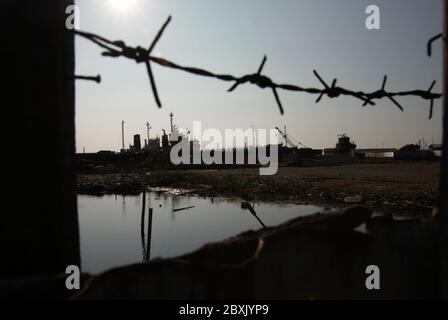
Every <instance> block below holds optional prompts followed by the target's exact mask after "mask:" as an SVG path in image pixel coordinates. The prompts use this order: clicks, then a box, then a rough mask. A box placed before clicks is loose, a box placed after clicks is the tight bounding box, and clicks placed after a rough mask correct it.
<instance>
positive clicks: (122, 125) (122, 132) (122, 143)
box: [121, 120, 124, 152]
mask: <svg viewBox="0 0 448 320" xmlns="http://www.w3.org/2000/svg"><path fill="white" fill-rule="evenodd" d="M121 146H122V148H121V150H122V151H123V152H124V120H122V121H121Z"/></svg>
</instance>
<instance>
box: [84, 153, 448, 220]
mask: <svg viewBox="0 0 448 320" xmlns="http://www.w3.org/2000/svg"><path fill="white" fill-rule="evenodd" d="M439 166H440V164H439V162H413V163H410V162H393V161H391V162H390V163H365V164H363V163H358V164H349V165H341V166H334V167H307V168H304V167H281V168H279V171H278V173H277V174H276V175H274V176H260V175H259V170H258V169H257V168H250V169H248V168H246V169H231V170H194V171H193V170H191V171H188V170H182V171H178V170H177V171H141V172H133V173H114V174H89V175H85V174H83V175H78V179H77V189H78V193H81V194H93V195H101V194H108V193H115V194H137V193H140V192H141V190H143V189H144V188H146V187H170V188H176V189H180V190H182V191H184V192H185V193H188V194H194V195H199V196H211V197H216V196H220V197H221V196H223V197H240V198H243V199H246V200H260V201H276V202H290V203H300V204H304V203H310V204H317V205H323V206H329V207H339V206H343V205H346V204H348V203H358V202H360V203H363V204H365V205H367V206H368V207H370V208H371V209H372V210H374V211H375V212H377V213H383V214H394V215H403V216H414V217H430V216H431V214H432V210H433V207H434V206H435V205H436V201H437V195H438V191H437V190H438V181H439ZM359 196H360V197H359Z"/></svg>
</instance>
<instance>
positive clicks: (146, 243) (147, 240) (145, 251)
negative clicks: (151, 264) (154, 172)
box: [140, 191, 152, 262]
mask: <svg viewBox="0 0 448 320" xmlns="http://www.w3.org/2000/svg"><path fill="white" fill-rule="evenodd" d="M149 200H151V198H149ZM148 202H149V201H148ZM145 211H146V191H143V193H142V214H141V222H140V236H141V242H142V256H143V261H144V262H146V261H149V259H150V258H151V237H152V235H151V233H152V208H148V230H147V236H146V237H145Z"/></svg>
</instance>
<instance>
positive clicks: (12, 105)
mask: <svg viewBox="0 0 448 320" xmlns="http://www.w3.org/2000/svg"><path fill="white" fill-rule="evenodd" d="M69 5H73V0H47V1H35V0H2V1H0V23H1V24H2V26H1V30H2V32H1V35H0V37H1V38H0V42H1V44H2V45H1V46H2V49H1V53H0V54H1V58H0V65H1V68H0V69H1V70H2V78H3V80H4V84H3V85H4V87H3V90H2V105H3V106H5V108H4V109H3V111H4V113H3V115H2V118H3V119H7V122H8V124H9V125H10V126H11V127H10V128H8V129H9V130H8V129H6V128H4V129H6V130H8V132H9V135H10V139H8V140H7V141H6V146H4V151H5V152H6V154H4V157H3V159H4V160H5V162H6V163H5V162H4V163H3V165H4V168H7V170H8V172H10V174H9V175H7V176H4V180H3V185H4V186H5V189H4V190H5V192H6V194H5V195H4V199H5V201H6V203H4V206H5V207H4V209H3V210H2V218H1V224H0V252H1V257H2V259H1V260H2V262H1V264H0V279H1V278H11V277H26V276H32V275H43V274H56V273H61V272H65V268H66V266H68V265H72V264H73V265H78V266H79V265H80V252H79V233H78V217H77V208H76V193H75V169H74V154H75V122H74V114H75V113H74V112H75V84H74V80H73V75H74V73H75V62H74V35H73V33H71V32H70V31H69V30H67V29H66V19H67V17H68V14H66V8H67V7H68V6H69ZM7 112H8V114H6V113H7ZM30 132H31V137H30V134H29V133H30ZM30 139H31V141H30ZM14 141H21V142H22V143H21V145H20V146H17V145H14V144H15V142H14ZM24 191H26V193H25V199H24V197H23V193H24Z"/></svg>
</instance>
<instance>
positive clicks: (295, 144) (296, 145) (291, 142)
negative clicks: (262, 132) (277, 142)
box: [275, 126, 309, 149]
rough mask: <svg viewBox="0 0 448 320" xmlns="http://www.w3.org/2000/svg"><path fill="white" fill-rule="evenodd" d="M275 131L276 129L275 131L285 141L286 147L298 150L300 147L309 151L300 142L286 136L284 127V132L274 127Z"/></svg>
mask: <svg viewBox="0 0 448 320" xmlns="http://www.w3.org/2000/svg"><path fill="white" fill-rule="evenodd" d="M275 129H277V131H278V132H279V133H280V135H281V136H282V138H283V139H284V140H285V143H286V146H288V144H289V145H291V146H293V147H294V148H299V146H302V147H304V148H306V149H309V148H308V147H307V146H305V145H304V144H303V143H301V142H300V141H297V140H296V139H294V138H292V137H291V136H289V135H287V134H286V126H285V132H283V131H282V130H280V128H279V127H275Z"/></svg>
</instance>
